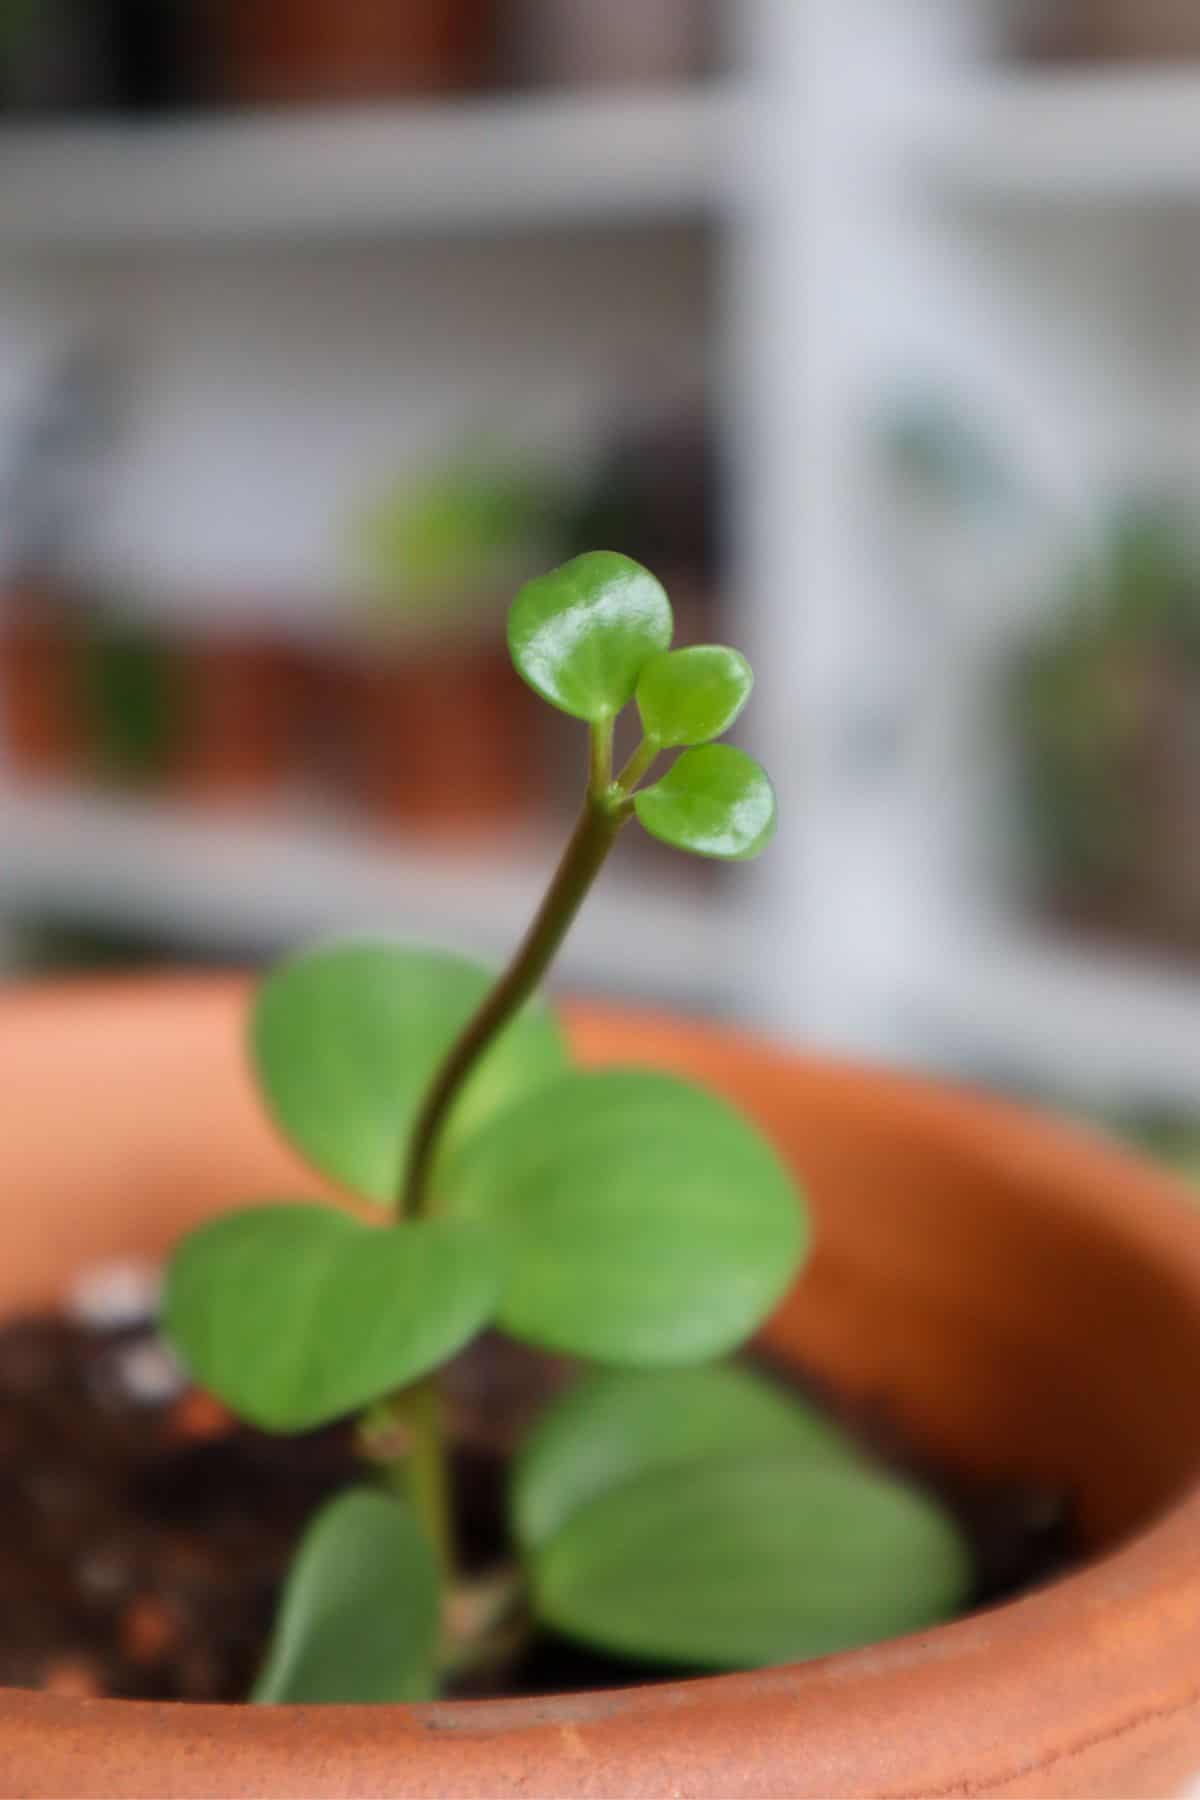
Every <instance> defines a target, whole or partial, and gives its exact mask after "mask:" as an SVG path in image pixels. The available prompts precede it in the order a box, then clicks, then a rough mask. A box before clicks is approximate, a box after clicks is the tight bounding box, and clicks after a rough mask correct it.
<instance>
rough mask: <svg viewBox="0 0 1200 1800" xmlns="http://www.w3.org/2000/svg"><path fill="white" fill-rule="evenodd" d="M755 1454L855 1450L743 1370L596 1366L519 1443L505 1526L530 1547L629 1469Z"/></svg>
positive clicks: (791, 1397)
mask: <svg viewBox="0 0 1200 1800" xmlns="http://www.w3.org/2000/svg"><path fill="white" fill-rule="evenodd" d="M763 1452H774V1453H777V1454H784V1453H787V1454H790V1455H792V1456H794V1457H798V1458H804V1459H805V1460H812V1461H821V1460H824V1459H829V1458H833V1459H838V1460H842V1461H846V1460H851V1461H853V1460H857V1455H858V1453H857V1451H856V1449H855V1446H854V1445H853V1443H852V1442H851V1440H850V1439H849V1438H848V1437H846V1435H845V1434H844V1433H843V1432H841V1431H839V1430H838V1429H837V1427H836V1426H835V1425H833V1424H831V1423H830V1422H829V1420H828V1419H826V1418H824V1417H822V1415H821V1414H820V1413H818V1412H817V1411H816V1410H815V1409H814V1408H813V1407H811V1406H809V1405H808V1404H807V1403H806V1402H805V1401H803V1400H801V1399H800V1398H799V1396H798V1395H795V1394H790V1393H788V1392H787V1391H786V1389H784V1388H782V1387H780V1386H778V1385H777V1384H776V1383H775V1382H772V1381H768V1380H766V1379H765V1378H764V1377H763V1376H761V1375H756V1374H754V1373H753V1372H752V1371H751V1370H749V1369H742V1368H737V1367H734V1366H731V1365H729V1364H725V1365H720V1364H718V1365H716V1366H710V1367H702V1368H698V1369H658V1370H653V1371H650V1370H645V1371H643V1370H636V1371H635V1370H615V1369H605V1370H601V1371H600V1372H598V1373H597V1374H594V1375H591V1376H588V1377H586V1378H585V1379H584V1380H583V1381H581V1382H579V1383H578V1385H577V1386H576V1387H573V1388H572V1389H571V1390H570V1391H569V1392H568V1393H567V1394H566V1395H565V1396H564V1397H563V1398H562V1399H561V1400H559V1401H558V1402H557V1404H556V1405H554V1406H553V1407H551V1408H550V1410H549V1411H548V1412H546V1413H545V1414H543V1416H542V1417H541V1418H540V1419H539V1421H538V1423H537V1425H536V1427H535V1429H534V1431H533V1433H532V1435H531V1436H530V1437H529V1438H528V1440H527V1441H526V1443H525V1445H524V1446H523V1448H522V1449H521V1452H520V1454H519V1456H518V1457H517V1460H516V1463H515V1465H514V1468H513V1474H512V1484H511V1489H510V1507H509V1510H510V1514H511V1518H512V1524H513V1533H514V1536H515V1537H516V1539H517V1542H518V1543H519V1544H520V1545H521V1546H522V1548H523V1549H525V1550H531V1549H536V1548H537V1547H538V1546H539V1545H541V1544H543V1543H545V1542H546V1540H547V1539H548V1538H550V1537H552V1536H553V1535H554V1533H555V1532H556V1531H557V1530H558V1529H559V1528H560V1526H562V1525H563V1524H564V1523H565V1521H566V1520H567V1519H569V1518H570V1517H571V1515H572V1514H573V1513H575V1512H578V1510H579V1509H580V1507H582V1506H586V1505H587V1503H588V1502H589V1501H591V1500H594V1499H595V1498H596V1497H597V1495H599V1494H603V1493H606V1492H607V1491H608V1490H609V1489H610V1488H614V1487H619V1486H621V1485H622V1483H624V1482H626V1481H629V1480H631V1479H632V1478H633V1477H635V1476H641V1475H645V1474H647V1473H649V1472H650V1471H651V1470H654V1469H666V1468H675V1469H681V1470H686V1469H687V1468H688V1467H689V1466H690V1465H692V1464H694V1463H697V1462H702V1461H705V1460H707V1459H708V1458H711V1457H720V1456H747V1455H752V1454H760V1453H763ZM686 1478H687V1477H686V1476H685V1479H686Z"/></svg>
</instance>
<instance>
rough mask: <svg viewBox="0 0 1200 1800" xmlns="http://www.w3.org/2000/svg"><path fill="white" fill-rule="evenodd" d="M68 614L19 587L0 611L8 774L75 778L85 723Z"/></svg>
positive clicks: (0, 700)
mask: <svg viewBox="0 0 1200 1800" xmlns="http://www.w3.org/2000/svg"><path fill="white" fill-rule="evenodd" d="M77 649H78V644H77V638H76V633H75V631H74V630H73V629H72V617H71V614H70V613H69V612H67V611H66V610H65V609H64V608H62V607H61V606H59V605H58V604H57V603H56V602H55V599H54V597H53V596H52V595H48V594H44V593H42V592H40V591H35V590H32V589H30V590H24V591H18V592H15V593H12V594H10V595H8V596H7V598H6V599H5V601H4V603H3V606H2V607H0V730H2V731H3V734H4V746H5V751H6V754H7V756H8V759H9V762H10V763H11V765H12V767H13V768H14V770H15V771H16V772H17V773H18V774H20V775H24V776H28V777H31V778H33V779H45V778H52V779H57V778H60V777H63V776H67V775H72V774H75V773H76V772H77V770H78V768H79V765H80V762H81V760H82V743H83V722H82V717H81V702H80V694H79V683H78V669H77V659H76V653H77Z"/></svg>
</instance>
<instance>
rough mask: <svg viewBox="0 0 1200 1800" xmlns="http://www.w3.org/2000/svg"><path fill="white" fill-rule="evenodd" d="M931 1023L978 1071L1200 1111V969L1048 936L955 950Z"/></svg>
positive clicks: (924, 1015) (939, 979) (924, 1009)
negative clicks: (1172, 1103) (984, 1069)
mask: <svg viewBox="0 0 1200 1800" xmlns="http://www.w3.org/2000/svg"><path fill="white" fill-rule="evenodd" d="M916 1010H917V1012H918V1014H919V1029H920V1031H921V1033H922V1035H923V1036H924V1037H926V1038H927V1039H929V1040H931V1041H932V1042H933V1044H934V1046H935V1048H936V1049H938V1050H939V1051H941V1052H944V1053H946V1054H947V1055H948V1057H949V1058H950V1059H951V1060H958V1061H959V1062H960V1063H961V1062H962V1061H964V1060H965V1061H966V1063H967V1064H968V1066H970V1065H972V1064H974V1065H975V1066H976V1067H981V1068H984V1067H986V1068H987V1069H990V1070H992V1071H995V1072H997V1073H1006V1072H1007V1073H1010V1074H1013V1075H1016V1076H1022V1077H1028V1078H1030V1079H1032V1080H1041V1081H1043V1082H1045V1084H1046V1088H1047V1093H1048V1095H1050V1096H1060V1095H1062V1094H1063V1093H1064V1092H1069V1091H1070V1090H1071V1089H1074V1090H1075V1091H1077V1092H1078V1094H1079V1095H1080V1096H1082V1097H1094V1098H1096V1099H1097V1100H1100V1101H1102V1102H1104V1101H1108V1102H1112V1103H1115V1104H1122V1105H1123V1104H1127V1103H1129V1102H1131V1101H1135V1102H1136V1101H1139V1100H1146V1101H1166V1102H1174V1103H1178V1104H1181V1105H1184V1106H1189V1107H1196V1106H1200V968H1197V967H1195V966H1193V967H1192V968H1190V969H1189V968H1187V967H1186V966H1183V965H1177V964H1173V963H1171V962H1170V961H1168V960H1166V959H1164V960H1162V961H1157V960H1154V959H1151V958H1148V957H1141V956H1137V955H1133V954H1126V953H1123V952H1118V951H1113V950H1107V949H1100V948H1097V947H1095V946H1086V947H1085V946H1081V945H1078V944H1076V943H1074V942H1070V941H1067V940H1065V939H1063V938H1058V937H1053V936H1050V935H1047V934H1042V933H1039V932H1036V931H1030V932H1027V933H1021V932H1015V931H1014V932H1012V933H1009V934H1002V933H1000V932H992V933H986V934H985V933H980V934H979V935H978V936H975V937H972V938H969V939H967V940H965V941H963V942H962V943H960V944H958V945H957V946H951V947H948V948H947V949H946V951H945V954H943V955H940V956H939V957H938V959H937V965H936V969H935V970H934V971H932V972H931V973H930V974H929V975H928V976H927V978H926V983H925V990H924V993H923V994H922V995H921V996H919V997H918V1000H917V1008H916Z"/></svg>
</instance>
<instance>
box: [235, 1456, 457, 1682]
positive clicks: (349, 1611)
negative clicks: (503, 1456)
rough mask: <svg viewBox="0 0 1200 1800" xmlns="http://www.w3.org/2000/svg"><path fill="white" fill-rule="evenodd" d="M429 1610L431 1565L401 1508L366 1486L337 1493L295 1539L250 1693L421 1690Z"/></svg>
mask: <svg viewBox="0 0 1200 1800" xmlns="http://www.w3.org/2000/svg"><path fill="white" fill-rule="evenodd" d="M438 1612H439V1594H438V1572H437V1566H436V1564H435V1562H434V1558H433V1553H432V1551H431V1550H430V1548H429V1545H428V1544H427V1543H426V1541H425V1538H424V1536H423V1535H422V1532H421V1528H420V1526H419V1525H418V1523H417V1521H416V1519H415V1518H414V1516H413V1514H412V1512H411V1511H410V1510H409V1508H408V1507H407V1506H405V1505H404V1504H403V1502H402V1501H400V1500H397V1499H395V1498H393V1497H391V1496H389V1495H387V1494H379V1493H374V1492H372V1491H371V1490H370V1489H369V1488H356V1489H353V1490H351V1492H349V1493H346V1494H339V1495H338V1496H337V1498H336V1499H334V1500H331V1501H329V1502H328V1504H327V1505H326V1506H324V1507H322V1509H321V1511H320V1512H319V1513H318V1514H317V1516H316V1518H315V1519H314V1520H313V1521H312V1523H311V1524H310V1525H309V1527H308V1529H307V1531H306V1532H305V1534H304V1537H303V1539H302V1540H301V1543H300V1547H299V1549H298V1550H297V1552H296V1556H295V1560H294V1561H293V1563H292V1566H291V1570H290V1571H289V1573H288V1578H287V1585H286V1587H285V1588H284V1592H283V1600H282V1603H281V1605H280V1609H279V1614H278V1617H277V1618H276V1621H275V1630H274V1634H273V1636H272V1639H271V1647H270V1649H269V1651H268V1653H267V1660H266V1663H265V1664H264V1666H263V1670H262V1673H261V1674H260V1675H259V1678H258V1681H257V1682H256V1683H255V1687H254V1693H253V1696H252V1698H253V1699H254V1700H255V1701H257V1702H258V1703H259V1704H260V1705H270V1704H277V1703H280V1702H283V1701H289V1702H292V1703H294V1704H301V1703H304V1702H312V1701H325V1702H330V1703H338V1702H343V1703H346V1704H353V1703H355V1702H369V1701H375V1702H378V1703H383V1702H388V1701H398V1700H430V1699H432V1698H433V1692H434V1658H435V1655H436V1651H437V1641H438Z"/></svg>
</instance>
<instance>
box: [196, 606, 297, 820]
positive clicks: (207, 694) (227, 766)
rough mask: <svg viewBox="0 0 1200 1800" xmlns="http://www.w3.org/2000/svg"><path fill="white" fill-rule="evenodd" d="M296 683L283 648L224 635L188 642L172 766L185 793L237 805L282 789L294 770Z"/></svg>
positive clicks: (254, 638) (251, 638)
mask: <svg viewBox="0 0 1200 1800" xmlns="http://www.w3.org/2000/svg"><path fill="white" fill-rule="evenodd" d="M298 685H299V683H298V676H297V671H296V665H295V659H294V657H293V656H292V655H291V654H290V653H289V650H288V647H287V646H286V645H284V644H280V643H277V642H273V641H271V640H270V639H266V638H262V637H258V636H254V635H249V634H245V633H224V632H218V633H214V634H211V635H206V636H204V637H203V638H197V639H196V640H195V641H193V642H192V643H190V644H188V645H187V646H186V647H185V648H184V650H183V652H182V671H181V677H180V705H181V718H180V724H179V738H178V750H177V755H176V765H175V776H176V780H177V782H178V784H179V785H180V787H181V788H182V789H183V791H184V792H185V793H186V794H188V795H189V796H190V797H192V798H194V799H196V800H199V801H206V802H216V803H236V802H238V801H243V800H253V799H256V798H261V797H264V796H266V795H269V794H271V793H272V792H274V791H275V790H277V789H278V788H280V787H281V786H282V785H283V784H284V783H285V782H286V780H287V778H288V776H289V774H290V772H291V768H292V761H293V753H294V748H295V738H296V730H297V716H296V715H297V701H298V693H297V690H298Z"/></svg>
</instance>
